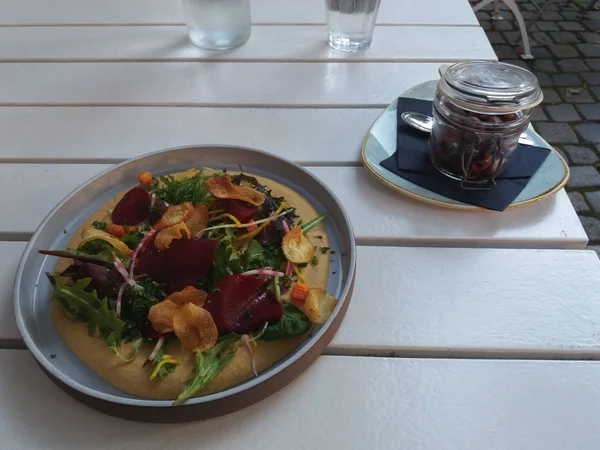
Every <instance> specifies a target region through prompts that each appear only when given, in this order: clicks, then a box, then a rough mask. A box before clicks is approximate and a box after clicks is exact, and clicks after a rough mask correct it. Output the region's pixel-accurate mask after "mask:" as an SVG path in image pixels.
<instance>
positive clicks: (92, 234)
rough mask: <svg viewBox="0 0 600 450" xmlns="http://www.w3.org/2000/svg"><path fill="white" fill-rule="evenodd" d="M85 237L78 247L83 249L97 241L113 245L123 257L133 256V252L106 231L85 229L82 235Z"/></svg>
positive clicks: (92, 228) (91, 228)
mask: <svg viewBox="0 0 600 450" xmlns="http://www.w3.org/2000/svg"><path fill="white" fill-rule="evenodd" d="M81 236H82V237H83V239H82V241H81V242H80V243H79V245H78V247H81V246H82V245H83V244H85V243H86V242H90V241H95V240H97V239H99V240H101V241H104V242H107V243H108V244H110V245H112V247H113V248H114V249H115V250H116V251H117V253H120V254H121V255H128V256H131V255H133V250H131V249H130V248H129V247H127V245H125V243H123V241H121V240H120V239H117V238H116V237H114V236H113V235H112V234H108V233H107V232H106V231H102V230H97V229H96V228H94V227H89V228H85V229H84V230H83V232H82V233H81Z"/></svg>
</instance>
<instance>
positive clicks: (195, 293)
mask: <svg viewBox="0 0 600 450" xmlns="http://www.w3.org/2000/svg"><path fill="white" fill-rule="evenodd" d="M207 296H208V294H207V293H206V292H205V291H203V290H201V289H196V288H195V287H194V286H188V287H186V288H185V289H183V290H182V291H179V292H173V293H172V294H170V295H169V296H168V297H167V298H166V299H165V300H169V301H171V302H173V303H175V304H176V305H180V306H181V305H183V304H185V303H193V304H194V305H196V306H199V307H202V306H204V302H205V301H206V297H207Z"/></svg>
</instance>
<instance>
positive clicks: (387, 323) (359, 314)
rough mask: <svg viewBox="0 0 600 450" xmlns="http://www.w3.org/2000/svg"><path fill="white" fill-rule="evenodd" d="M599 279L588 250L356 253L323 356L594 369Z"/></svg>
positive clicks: (3, 266) (4, 268) (3, 342)
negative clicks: (525, 362)
mask: <svg viewBox="0 0 600 450" xmlns="http://www.w3.org/2000/svg"><path fill="white" fill-rule="evenodd" d="M24 248H25V243H24V242H0V298H2V299H3V300H4V301H3V302H2V303H0V348H1V347H5V348H6V347H8V348H14V347H17V348H20V347H22V343H21V342H20V336H19V334H18V332H17V329H16V324H15V320H14V312H13V307H12V298H13V297H12V285H13V279H14V274H15V271H16V267H17V264H18V261H19V259H20V257H21V254H22V252H23V250H24ZM332 257H334V258H338V257H339V256H336V255H332ZM382 261H385V262H386V263H385V265H383V266H382V265H381V262H382ZM599 273H600V260H599V259H598V256H597V255H596V253H595V252H592V251H586V250H580V251H579V250H576V251H573V250H506V249H464V248H425V247H402V248H400V247H396V248H392V247H367V246H359V247H358V254H357V272H356V282H355V290H354V294H353V297H352V299H351V301H350V305H349V309H348V312H347V314H346V317H345V318H344V321H343V323H342V326H341V327H340V329H339V330H338V332H337V334H336V335H335V337H334V339H333V341H332V343H331V344H330V345H329V347H328V349H327V350H326V354H330V355H343V356H349V355H352V356H375V357H381V356H387V357H400V358H412V357H429V358H459V359H460V358H467V359H490V358H491V359H581V360H585V359H594V360H598V359H600V333H599V332H598V330H599V329H600V302H598V301H596V300H598V297H599V296H600V294H599V293H600V277H599V276H598V274H599ZM507 279H511V282H510V283H507V282H506V280H507ZM42 282H43V281H42Z"/></svg>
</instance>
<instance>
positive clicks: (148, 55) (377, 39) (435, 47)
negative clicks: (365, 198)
mask: <svg viewBox="0 0 600 450" xmlns="http://www.w3.org/2000/svg"><path fill="white" fill-rule="evenodd" d="M325 36H326V29H325V27H320V26H317V27H315V26H256V27H254V28H253V30H252V37H251V39H250V40H249V41H248V43H247V44H246V45H243V46H242V47H239V48H237V49H234V50H232V51H229V52H208V51H202V50H200V49H198V48H197V47H195V46H194V45H193V44H192V43H191V42H190V40H189V39H188V38H187V30H186V27H185V26H144V27H139V26H136V27H133V26H132V27H122V26H120V27H22V28H8V27H7V28H1V27H0V42H4V43H6V45H3V46H1V47H0V61H6V60H9V61H27V60H34V61H36V60H44V61H48V60H50V61H52V60H64V61H73V60H75V61H95V60H110V61H115V60H117V61H122V60H127V61H148V60H157V61H177V60H205V61H206V60H224V61H240V60H242V61H243V60H266V61H275V60H278V61H303V62H306V61H387V62H392V61H462V60H465V59H490V60H495V59H496V55H495V53H494V50H493V49H492V47H491V45H490V44H489V42H488V41H487V38H486V36H485V33H484V31H483V29H481V28H478V27H411V26H400V27H396V26H393V27H377V28H376V29H375V34H374V38H373V44H372V45H371V47H370V48H369V49H368V50H366V51H365V52H360V53H345V52H338V51H335V50H333V49H331V48H330V47H329V45H327V42H326V40H325ZM408 42H410V45H407V43H408Z"/></svg>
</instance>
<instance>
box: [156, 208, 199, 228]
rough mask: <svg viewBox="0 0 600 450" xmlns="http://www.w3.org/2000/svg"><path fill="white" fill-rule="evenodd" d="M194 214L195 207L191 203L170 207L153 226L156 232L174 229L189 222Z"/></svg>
mask: <svg viewBox="0 0 600 450" xmlns="http://www.w3.org/2000/svg"><path fill="white" fill-rule="evenodd" d="M193 212H194V205H192V204H191V203H190V202H185V203H182V204H180V205H175V206H169V207H168V208H167V210H166V211H165V212H164V214H163V215H162V216H161V218H160V219H158V221H157V222H156V223H155V224H154V225H152V228H154V229H155V230H158V231H160V230H164V229H165V228H169V227H172V226H173V225H176V224H178V223H179V222H185V221H186V220H188V219H189V218H190V217H191V215H192V213H193Z"/></svg>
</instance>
